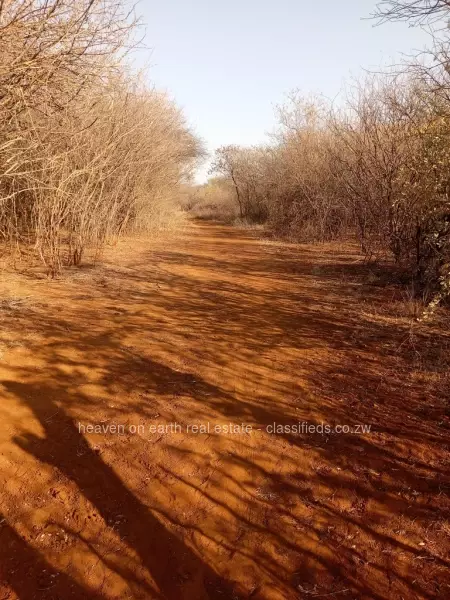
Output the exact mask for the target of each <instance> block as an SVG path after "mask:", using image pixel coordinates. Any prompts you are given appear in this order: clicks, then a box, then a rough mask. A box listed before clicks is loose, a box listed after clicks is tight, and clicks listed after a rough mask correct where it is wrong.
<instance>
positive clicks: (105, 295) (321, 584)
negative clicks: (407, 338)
mask: <svg viewBox="0 0 450 600" xmlns="http://www.w3.org/2000/svg"><path fill="white" fill-rule="evenodd" d="M117 257H119V258H117ZM114 258H115V260H112V259H110V262H108V263H107V264H106V266H104V267H98V268H94V269H92V270H89V269H85V270H84V271H82V273H83V276H82V277H79V278H78V279H77V278H72V279H66V280H63V281H57V282H53V283H47V282H46V283H39V282H37V281H35V280H32V279H30V280H26V278H24V277H23V278H22V279H20V280H18V283H17V289H16V292H15V293H16V295H18V296H19V297H23V298H24V299H23V301H22V302H20V301H19V302H18V303H16V304H14V303H9V304H8V303H6V304H4V306H2V307H1V308H0V312H1V314H0V317H1V322H0V324H1V339H0V344H1V346H0V347H1V349H2V358H1V361H0V375H1V379H2V387H1V392H2V401H1V404H0V418H1V424H2V426H1V429H0V494H1V514H0V600H6V599H8V600H9V599H15V598H20V599H21V600H31V599H35V598H43V599H48V600H50V599H61V600H69V599H72V598H77V599H86V598H104V599H107V600H110V599H113V598H117V599H119V598H120V599H125V598H149V599H153V598H155V599H156V598H167V599H171V600H172V599H173V600H185V599H192V600H201V599H205V598H214V599H215V598H220V599H244V598H252V599H255V600H257V599H260V600H262V599H264V600H281V599H283V600H284V599H289V600H290V599H300V598H315V597H325V596H326V597H330V598H331V597H333V598H362V599H366V598H367V599H369V598H370V599H379V600H380V599H386V600H387V599H394V600H396V599H400V598H405V599H406V598H408V599H416V598H417V599H419V598H421V599H422V598H423V599H429V598H442V599H444V598H448V597H450V576H449V566H450V565H449V556H450V543H449V539H450V502H449V490H450V477H449V466H450V459H449V456H450V455H449V436H450V429H449V423H448V415H446V414H445V412H444V408H443V405H441V404H439V398H432V399H430V398H429V397H428V396H427V388H426V386H425V384H424V383H423V381H422V380H421V379H420V378H417V377H416V378H413V377H412V376H411V375H410V371H409V370H408V365H407V363H406V362H405V361H403V358H402V357H401V355H399V353H398V348H399V345H400V344H401V342H402V336H404V335H405V330H403V329H402V326H401V324H400V325H399V323H398V322H395V324H394V318H393V317H392V318H389V315H387V316H386V315H384V316H383V317H380V316H379V314H378V313H377V312H376V310H375V309H376V307H377V306H379V305H382V304H383V300H384V298H383V294H385V293H386V292H385V291H384V290H382V289H380V288H376V287H373V286H372V287H371V286H364V285H363V284H362V283H361V280H360V271H361V267H360V265H359V263H358V257H357V256H356V255H355V251H354V250H353V249H352V248H347V249H344V250H343V249H340V250H339V252H338V253H337V250H336V248H335V247H333V246H328V247H327V246H319V247H312V246H311V247H295V246H293V245H287V244H281V243H268V242H264V241H261V240H259V239H258V238H257V236H256V234H254V233H246V232H242V231H239V230H233V229H231V228H227V227H222V226H218V225H204V224H192V225H190V226H189V228H188V229H187V230H186V231H185V232H184V233H183V235H181V236H180V237H179V238H177V239H176V240H175V241H172V242H170V243H166V244H162V243H156V242H152V243H150V242H148V243H144V242H141V243H139V244H135V247H133V248H129V252H125V251H122V252H120V253H117V254H116V256H115V257H114ZM117 260H118V262H117ZM5 281H6V279H5ZM5 281H4V282H3V284H2V285H3V287H4V288H5V286H6V287H7V284H6V283H5ZM5 289H6V288H5ZM3 292H4V293H6V292H5V290H3ZM7 293H9V294H11V293H12V291H11V289H9V288H8V289H7ZM406 327H407V325H406V324H405V328H406ZM394 365H395V368H394ZM300 423H307V424H308V426H317V425H320V424H322V423H325V424H326V425H328V426H330V427H336V426H342V425H345V426H349V427H350V428H352V429H351V430H350V431H349V432H347V433H338V432H336V431H335V430H333V431H331V432H328V433H323V432H321V431H320V428H319V431H317V430H316V431H313V429H312V428H306V425H298V424H300ZM294 424H295V425H297V426H298V427H302V428H303V429H302V430H301V432H300V434H295V433H293V432H292V430H291V431H290V430H289V427H292V425H294ZM368 425H369V426H370V427H371V431H370V432H365V433H364V432H363V431H362V430H361V429H358V431H356V427H358V428H360V427H361V426H368ZM89 426H92V427H93V426H97V427H100V429H101V431H97V432H92V431H90V430H89ZM115 427H116V429H115ZM178 427H179V429H178ZM195 427H199V430H198V431H197V430H196V429H195ZM188 428H189V430H188ZM200 428H201V429H200ZM227 428H228V429H227ZM353 428H355V429H353ZM274 430H275V431H274Z"/></svg>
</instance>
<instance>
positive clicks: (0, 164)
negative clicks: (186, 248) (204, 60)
mask: <svg viewBox="0 0 450 600" xmlns="http://www.w3.org/2000/svg"><path fill="white" fill-rule="evenodd" d="M125 7H126V3H124V2H120V1H116V0H79V1H77V2H74V1H73V0H45V1H42V0H12V1H10V2H7V3H0V59H1V60H0V90H1V92H0V238H1V240H2V242H3V243H4V244H5V245H9V246H16V247H17V248H20V247H23V246H30V245H32V246H33V247H34V248H35V251H36V252H37V253H38V255H39V256H40V258H41V259H42V261H43V262H44V264H45V265H46V267H47V269H48V272H49V273H50V274H52V275H54V274H56V273H57V272H58V271H59V270H60V269H61V267H62V265H64V264H67V265H71V264H75V265H76V264H79V263H80V261H81V259H82V257H83V253H84V251H85V250H86V248H91V249H93V250H94V251H99V250H100V248H101V247H102V246H103V245H104V244H105V242H107V241H108V240H111V239H114V238H115V237H117V236H119V235H120V234H122V233H123V232H124V231H129V230H130V229H133V230H143V229H148V228H149V227H151V226H152V224H153V223H154V222H155V220H156V219H160V218H161V214H162V207H163V205H164V203H165V201H166V200H167V199H168V198H170V197H171V196H172V195H173V194H174V190H175V189H176V188H177V186H178V185H179V184H180V183H181V182H182V181H183V179H184V178H186V177H187V176H188V175H189V172H190V170H191V169H192V166H193V164H194V161H195V159H196V157H197V156H198V154H199V151H200V145H199V142H198V141H197V140H196V138H195V137H194V136H193V135H192V134H191V132H190V131H189V130H188V128H187V127H186V125H185V123H184V120H183V117H182V115H181V114H180V112H179V110H178V109H177V108H176V107H175V106H174V105H173V103H172V102H171V101H170V100H169V99H168V98H167V97H166V96H165V95H163V94H160V93H157V92H155V91H154V90H150V89H147V88H146V87H145V86H144V85H143V84H141V83H140V79H139V77H137V76H132V75H129V74H127V71H126V67H125V63H124V55H126V52H127V50H128V49H129V48H130V47H131V46H132V45H133V31H134V29H135V24H136V23H135V19H134V17H133V15H132V14H131V13H129V12H128V11H127V10H126V9H125Z"/></svg>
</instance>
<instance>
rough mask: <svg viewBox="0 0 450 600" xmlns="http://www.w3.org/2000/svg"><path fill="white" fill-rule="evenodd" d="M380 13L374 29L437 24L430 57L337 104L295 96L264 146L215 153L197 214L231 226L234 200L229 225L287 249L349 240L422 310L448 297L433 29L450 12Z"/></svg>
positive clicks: (439, 76)
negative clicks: (407, 284) (388, 268)
mask: <svg viewBox="0 0 450 600" xmlns="http://www.w3.org/2000/svg"><path fill="white" fill-rule="evenodd" d="M378 8H379V12H378V14H377V15H376V17H377V18H378V20H381V21H383V20H392V19H397V20H406V21H410V22H411V21H412V22H413V23H415V24H417V23H426V24H430V23H431V24H433V23H434V27H435V33H434V39H433V47H432V48H431V50H430V53H429V54H427V53H424V54H423V55H422V56H421V57H420V60H419V59H418V60H417V61H411V63H410V64H407V65H402V66H401V67H398V68H395V69H392V70H391V71H390V72H389V73H385V74H377V75H373V76H371V75H369V76H367V77H366V78H365V79H364V80H362V81H360V82H358V83H356V84H354V85H352V86H350V87H349V88H348V90H347V93H346V95H345V99H342V98H341V100H339V101H334V102H331V101H327V100H326V99H324V98H321V97H317V98H304V97H302V96H301V95H300V94H299V93H294V94H292V95H291V96H290V97H289V99H288V101H287V103H286V104H285V105H284V106H282V107H280V108H279V111H278V112H279V128H278V130H277V132H276V133H275V135H274V136H273V137H274V139H273V141H272V142H270V143H268V144H267V145H263V146H260V147H251V148H246V147H238V146H226V147H222V148H219V149H218V150H217V151H216V154H215V158H214V161H213V164H212V168H211V173H212V174H215V175H216V176H217V177H216V178H215V179H214V180H213V181H212V183H208V184H206V185H205V186H203V187H202V188H201V190H200V191H197V197H200V198H203V208H201V206H202V203H200V205H199V202H197V208H196V210H197V212H198V211H200V212H201V211H202V210H203V211H205V210H207V207H209V212H210V213H211V211H212V215H213V216H216V217H221V216H222V215H221V212H222V209H221V207H222V206H223V207H224V208H223V212H224V213H225V216H226V217H227V218H229V217H230V208H229V207H230V201H234V205H235V211H234V216H236V217H239V219H240V220H246V221H248V222H253V223H265V224H266V225H267V227H268V228H269V229H270V230H271V231H272V232H273V233H274V234H275V235H277V236H279V237H281V238H288V239H290V240H293V241H301V242H316V241H328V240H333V239H337V238H342V237H347V236H348V235H356V236H357V238H358V240H359V242H360V246H361V249H362V251H363V253H364V255H365V256H366V257H367V259H369V260H378V259H390V260H394V261H395V263H396V264H397V265H398V266H399V267H401V268H402V269H403V270H404V272H405V273H406V275H407V277H408V278H409V280H410V281H411V282H412V285H413V287H414V290H415V292H414V293H417V294H419V295H421V296H422V297H424V298H425V300H426V301H427V302H430V301H432V304H431V306H430V310H431V308H432V307H433V306H435V305H436V304H437V303H440V302H441V301H442V300H443V299H444V298H445V297H446V296H448V294H449V291H450V199H449V192H450V150H449V148H450V95H449V89H450V76H449V70H448V64H449V59H450V38H449V35H448V30H446V29H439V27H438V26H437V25H436V22H437V21H438V19H441V18H442V17H445V18H448V17H449V16H450V9H449V6H448V3H447V2H443V1H442V2H428V1H427V0H424V1H420V2H385V3H382V4H381V5H379V7H378ZM224 190H226V192H227V193H226V194H225V193H224ZM433 294H434V295H433ZM432 298H433V300H432Z"/></svg>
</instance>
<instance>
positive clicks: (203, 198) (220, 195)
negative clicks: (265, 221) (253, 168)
mask: <svg viewBox="0 0 450 600" xmlns="http://www.w3.org/2000/svg"><path fill="white" fill-rule="evenodd" d="M184 208H185V210H186V211H187V212H189V214H190V215H191V216H193V217H194V218H197V219H205V220H210V221H220V222H222V223H234V222H235V221H236V218H237V217H238V208H237V205H236V202H235V198H234V193H233V187H232V186H231V185H230V184H229V182H228V181H227V180H226V179H224V178H221V177H212V178H210V179H209V180H208V182H207V183H205V184H203V185H198V186H196V187H194V188H191V192H190V194H189V197H188V198H187V199H186V202H185V205H184Z"/></svg>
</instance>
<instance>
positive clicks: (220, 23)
mask: <svg viewBox="0 0 450 600" xmlns="http://www.w3.org/2000/svg"><path fill="white" fill-rule="evenodd" d="M375 5H376V1H375V0H340V1H338V0H321V1H316V2H314V1H310V0H308V1H307V0H297V1H295V0H240V1H239V0H224V1H219V0H142V1H141V2H140V4H139V5H138V7H137V12H138V14H140V15H142V17H143V20H144V21H145V23H146V38H145V43H146V45H147V46H149V47H150V48H152V54H151V56H150V58H149V56H148V52H147V53H146V52H144V51H142V52H141V54H140V56H139V62H141V60H142V61H148V62H149V64H150V65H151V67H150V69H149V77H150V79H151V80H152V82H153V83H154V84H155V85H156V87H158V88H160V89H166V90H167V91H169V92H170V94H171V95H172V96H173V97H174V98H175V100H176V101H177V103H178V104H179V105H180V106H182V107H183V109H184V112H185V114H186V117H187V119H188V122H189V123H190V124H191V125H192V127H193V128H194V129H195V131H196V132H197V133H198V134H199V135H200V136H201V137H202V138H203V139H204V140H205V142H206V143H207V147H208V150H210V151H212V150H214V148H215V147H217V146H220V145H223V144H230V143H236V144H243V145H252V144H257V143H259V142H261V141H264V138H265V133H266V132H267V131H270V130H272V129H273V128H274V126H275V117H274V105H275V104H279V103H281V102H283V99H284V97H285V95H286V94H287V93H288V92H289V91H290V90H292V89H294V88H299V89H300V90H301V91H302V92H304V93H305V95H308V94H310V93H322V94H324V95H325V96H328V97H331V98H334V97H335V96H336V94H338V93H339V91H340V90H341V89H342V85H343V82H344V80H346V79H349V78H350V77H351V76H357V75H358V74H360V73H361V72H362V69H363V68H366V69H372V70H374V69H376V68H377V67H379V66H380V65H383V64H385V65H386V64H392V63H393V62H396V61H398V60H399V59H400V57H401V53H406V54H408V53H411V52H412V51H413V50H414V49H420V48H423V47H424V46H425V45H426V44H427V42H428V38H427V35H426V34H425V32H423V31H421V30H420V29H414V28H410V27H408V25H406V24H404V23H389V24H386V25H383V26H379V27H374V22H373V21H371V20H364V17H367V16H369V15H370V13H371V12H372V11H373V10H374V8H375ZM205 170H206V168H205V167H204V168H203V169H202V171H201V173H200V175H199V177H200V178H201V177H202V175H203V174H204V173H205Z"/></svg>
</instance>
